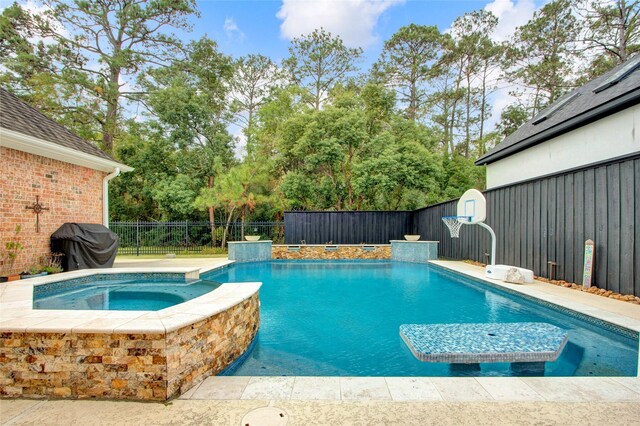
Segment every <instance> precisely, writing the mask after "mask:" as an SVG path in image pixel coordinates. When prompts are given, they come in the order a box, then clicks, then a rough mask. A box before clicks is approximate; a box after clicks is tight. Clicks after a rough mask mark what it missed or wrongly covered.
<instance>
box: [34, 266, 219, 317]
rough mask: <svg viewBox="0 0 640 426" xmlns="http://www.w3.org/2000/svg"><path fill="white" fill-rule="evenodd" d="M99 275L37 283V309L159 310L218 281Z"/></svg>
mask: <svg viewBox="0 0 640 426" xmlns="http://www.w3.org/2000/svg"><path fill="white" fill-rule="evenodd" d="M151 276H153V275H152V274H146V275H145V274H120V275H112V276H110V275H96V276H92V277H91V278H89V279H74V280H66V281H60V282H55V283H50V284H44V285H39V286H36V287H34V291H33V308H34V309H64V310H109V311H158V310H160V309H165V308H168V307H170V306H174V305H177V304H180V303H184V302H186V301H187V300H191V299H195V298H196V297H199V296H202V295H203V294H206V293H209V292H211V291H213V290H215V289H216V288H218V287H219V286H220V283H219V282H215V281H208V280H201V279H185V277H184V275H183V276H178V275H176V276H172V275H170V274H167V275H164V276H163V275H161V274H156V276H155V277H153V278H151Z"/></svg>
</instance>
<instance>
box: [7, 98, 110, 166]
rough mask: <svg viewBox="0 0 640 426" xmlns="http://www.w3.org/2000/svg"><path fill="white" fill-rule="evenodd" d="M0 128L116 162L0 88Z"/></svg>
mask: <svg viewBox="0 0 640 426" xmlns="http://www.w3.org/2000/svg"><path fill="white" fill-rule="evenodd" d="M0 127H3V128H5V129H8V130H12V131H14V132H19V133H22V134H25V135H29V136H33V137H35V138H38V139H42V140H45V141H47V142H51V143H55V144H57V145H61V146H64V147H66V148H71V149H75V150H76V151H80V152H84V153H85V154H90V155H93V156H96V157H100V158H103V159H105V160H111V161H114V162H115V161H116V160H114V159H113V158H112V157H110V156H109V155H107V154H106V153H104V152H102V151H101V150H100V149H98V148H96V147H95V146H93V145H92V144H91V143H90V142H88V141H86V140H84V139H82V138H81V137H80V136H78V135H76V134H75V133H73V132H72V131H70V130H69V129H67V128H66V127H64V126H62V125H60V124H58V123H56V122H55V121H53V120H52V119H50V118H49V117H47V116H46V115H44V114H43V113H41V112H40V111H38V110H37V109H35V108H33V107H32V106H30V105H29V104H27V103H26V102H24V101H23V100H21V99H19V98H17V97H16V96H15V95H13V94H11V93H9V92H7V91H6V90H5V89H3V88H0Z"/></svg>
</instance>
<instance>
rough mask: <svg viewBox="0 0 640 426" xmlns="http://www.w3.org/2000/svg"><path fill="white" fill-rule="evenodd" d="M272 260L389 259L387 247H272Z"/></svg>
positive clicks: (389, 250) (389, 254) (389, 249)
mask: <svg viewBox="0 0 640 426" xmlns="http://www.w3.org/2000/svg"><path fill="white" fill-rule="evenodd" d="M272 253H273V258H274V259H288V260H295V259H334V260H336V259H390V258H391V247H390V246H388V245H335V246H333V245H300V246H289V245H274V246H273V249H272Z"/></svg>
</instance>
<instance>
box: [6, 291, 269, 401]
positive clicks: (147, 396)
mask: <svg viewBox="0 0 640 426" xmlns="http://www.w3.org/2000/svg"><path fill="white" fill-rule="evenodd" d="M259 324H260V318H259V302H258V293H256V294H254V295H253V296H251V297H250V298H248V299H246V300H245V301H243V302H241V303H239V304H237V305H235V306H233V307H231V308H230V309H228V310H226V311H224V312H221V313H219V314H216V315H214V316H212V317H209V318H207V319H204V320H201V321H198V322H196V323H194V324H192V325H189V326H187V327H183V328H180V329H178V330H175V331H172V332H169V333H166V334H165V333H159V334H108V333H105V334H96V333H82V334H80V333H24V332H21V333H13V332H5V333H0V395H1V396H9V397H28V398H50V397H53V398H110V399H139V400H158V401H163V400H166V399H169V398H173V397H176V396H178V395H180V393H182V392H184V391H186V390H188V389H189V388H190V387H192V386H193V385H195V384H196V383H198V382H200V381H201V380H203V379H204V378H206V377H207V376H210V375H214V374H217V373H219V372H220V371H222V370H223V369H224V368H225V367H226V366H227V365H229V364H230V363H231V362H233V360H234V359H236V358H237V357H238V356H240V355H241V354H242V353H243V352H244V351H245V350H246V349H247V347H248V346H249V344H250V343H251V341H252V340H253V339H254V337H255V335H256V333H257V331H258V327H259Z"/></svg>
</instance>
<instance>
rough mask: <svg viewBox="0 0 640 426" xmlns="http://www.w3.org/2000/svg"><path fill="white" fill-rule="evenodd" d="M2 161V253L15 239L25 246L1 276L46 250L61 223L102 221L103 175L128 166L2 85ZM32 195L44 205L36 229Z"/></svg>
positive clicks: (26, 265) (30, 262) (24, 266)
mask: <svg viewBox="0 0 640 426" xmlns="http://www.w3.org/2000/svg"><path fill="white" fill-rule="evenodd" d="M0 164H1V165H2V171H1V172H0V251H2V250H4V248H5V243H6V242H8V241H12V240H15V239H17V240H18V241H19V242H20V243H21V244H22V245H23V246H24V248H23V249H22V251H21V252H20V253H19V255H18V257H17V258H16V262H15V263H14V265H13V267H12V268H11V269H10V270H9V269H7V268H6V267H5V268H3V271H2V273H3V274H13V273H19V272H21V271H24V270H28V268H29V267H30V266H31V265H33V264H34V263H36V262H37V261H38V259H39V258H40V257H41V256H42V255H46V254H47V253H49V251H50V236H51V234H52V233H53V232H55V231H56V229H58V228H59V227H60V225H62V224H63V223H66V222H77V223H103V222H104V217H105V209H106V208H107V204H106V202H105V201H106V200H105V198H106V197H105V196H104V195H103V191H104V189H105V188H106V185H105V178H107V177H108V176H110V174H111V176H114V175H115V174H116V173H114V172H115V171H118V172H119V171H129V170H131V168H130V167H127V166H125V165H123V164H120V163H118V162H116V161H115V160H114V159H113V158H111V157H110V156H108V155H107V154H105V153H104V152H102V151H100V150H98V149H97V148H96V147H95V146H93V145H92V144H90V143H89V142H87V141H85V140H83V139H81V138H79V137H78V136H77V135H75V134H74V133H72V132H70V131H69V130H68V129H66V128H64V127H63V126H61V125H59V124H57V123H56V122H54V121H52V120H50V119H49V118H47V117H46V116H44V115H43V114H42V113H40V112H39V111H37V110H36V109H34V108H32V107H30V106H29V105H28V104H26V103H24V102H23V101H21V100H19V99H18V98H16V97H15V96H13V95H11V94H10V93H8V92H7V91H5V90H4V89H0ZM111 176H110V177H111ZM36 196H37V197H39V200H40V203H41V204H42V205H43V207H45V208H48V210H45V211H43V212H42V213H41V214H40V215H39V223H40V232H36V215H35V213H34V212H33V210H30V209H28V208H27V207H28V206H32V205H33V204H34V203H35V201H36ZM18 225H19V226H20V228H21V231H20V233H19V234H18V236H17V237H15V229H16V226H18ZM0 261H1V258H0Z"/></svg>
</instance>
